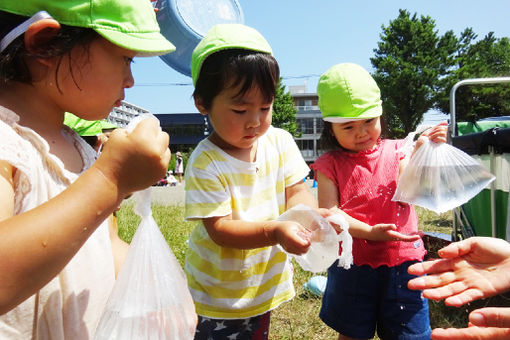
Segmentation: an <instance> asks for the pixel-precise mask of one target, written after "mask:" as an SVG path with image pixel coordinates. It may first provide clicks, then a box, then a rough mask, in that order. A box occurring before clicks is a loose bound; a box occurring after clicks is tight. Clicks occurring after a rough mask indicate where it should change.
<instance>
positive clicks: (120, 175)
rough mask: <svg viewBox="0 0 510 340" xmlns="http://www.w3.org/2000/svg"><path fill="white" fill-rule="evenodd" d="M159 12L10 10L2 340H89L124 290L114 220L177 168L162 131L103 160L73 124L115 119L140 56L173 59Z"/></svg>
mask: <svg viewBox="0 0 510 340" xmlns="http://www.w3.org/2000/svg"><path fill="white" fill-rule="evenodd" d="M173 49H174V47H173V45H172V44H171V43H170V42H168V41H167V40H166V39H165V38H164V37H163V36H162V35H160V33H159V27H158V25H157V22H156V19H155V15H154V10H153V8H152V6H151V5H150V2H149V1H140V0H113V1H111V0H110V1H104V0H83V1H76V0H73V1H69V0H46V1H44V2H41V1H35V0H23V1H19V0H2V1H1V2H0V259H2V260H1V261H0V338H1V339H90V338H91V337H92V336H93V334H94V330H95V328H96V325H97V323H98V321H99V317H100V315H101V312H102V310H103V308H104V305H105V304H106V301H107V298H108V296H109V294H110V291H111V289H112V287H113V283H114V280H115V272H114V254H113V253H114V252H116V251H117V250H118V249H117V246H116V244H117V243H115V242H112V241H111V240H110V238H109V232H108V224H107V223H106V222H104V221H105V219H107V217H108V216H109V215H111V213H112V212H113V211H114V210H115V209H116V208H117V207H118V206H119V204H120V202H121V201H122V200H123V199H124V197H126V196H127V195H129V194H130V193H131V192H133V191H137V190H141V189H143V188H146V187H148V186H150V185H151V184H153V183H155V182H156V180H157V179H159V178H161V177H162V176H163V175H164V174H165V171H166V169H167V165H168V161H169V158H170V151H169V150H168V138H169V137H168V135H167V134H166V133H163V132H161V129H160V128H159V126H158V124H157V122H156V121H155V120H147V121H144V122H142V123H140V124H139V125H138V127H137V128H136V129H135V130H134V131H133V132H132V133H127V132H126V131H125V130H123V129H117V130H116V131H114V132H113V133H112V134H111V136H110V139H109V140H108V142H107V143H106V144H105V146H104V148H103V150H102V153H101V155H100V156H99V157H98V159H97V160H95V155H96V153H95V152H94V150H93V149H92V148H91V147H90V146H89V145H87V144H86V143H85V142H84V141H83V140H81V139H80V138H79V137H78V135H77V134H76V133H74V132H73V131H72V130H71V129H69V128H67V127H65V126H64V125H63V120H64V113H65V112H66V111H69V112H73V113H74V114H76V115H77V116H79V117H80V118H83V119H87V120H98V119H103V118H105V117H106V116H107V115H108V113H109V112H110V111H111V109H112V108H113V107H114V106H117V105H120V101H121V100H122V99H124V90H125V89H126V88H129V87H131V86H133V83H134V80H133V76H132V74H131V67H130V64H131V61H132V59H133V57H135V56H137V55H140V54H142V55H158V54H165V53H168V52H171V51H172V50H173Z"/></svg>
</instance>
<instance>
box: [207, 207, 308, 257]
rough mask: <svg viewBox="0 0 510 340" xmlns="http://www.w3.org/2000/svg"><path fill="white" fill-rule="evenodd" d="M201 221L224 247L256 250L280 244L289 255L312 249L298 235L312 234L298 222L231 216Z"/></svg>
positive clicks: (306, 240)
mask: <svg viewBox="0 0 510 340" xmlns="http://www.w3.org/2000/svg"><path fill="white" fill-rule="evenodd" d="M202 221H203V223H204V226H205V228H206V229H207V232H208V233H209V236H210V237H211V239H212V240H213V241H214V242H216V243H217V244H218V245H220V246H222V247H227V248H237V249H254V248H261V247H267V246H272V245H276V244H280V245H282V247H283V248H284V249H285V250H286V251H287V252H289V253H293V254H303V253H305V252H306V251H307V250H308V247H309V246H310V241H309V239H308V238H306V237H304V238H303V237H301V236H299V234H302V235H308V234H309V231H308V230H307V229H306V228H304V227H303V226H302V225H300V224H299V223H297V222H292V221H275V220H272V221H266V222H248V221H242V220H233V219H232V215H228V216H222V217H211V218H206V219H203V220H202Z"/></svg>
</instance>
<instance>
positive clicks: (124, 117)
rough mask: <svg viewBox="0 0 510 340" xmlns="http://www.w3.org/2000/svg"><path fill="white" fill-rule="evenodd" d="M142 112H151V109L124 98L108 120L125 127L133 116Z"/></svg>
mask: <svg viewBox="0 0 510 340" xmlns="http://www.w3.org/2000/svg"><path fill="white" fill-rule="evenodd" d="M142 113H150V112H149V110H146V109H144V108H142V107H140V106H136V105H135V104H131V103H128V102H126V101H124V100H123V101H122V102H121V106H119V107H114V108H113V110H112V112H110V114H109V115H108V118H106V120H107V121H108V122H109V123H112V124H113V125H117V126H118V127H120V128H125V127H126V126H127V125H128V124H129V122H130V121H131V120H132V119H133V118H135V117H136V116H138V115H139V114H142Z"/></svg>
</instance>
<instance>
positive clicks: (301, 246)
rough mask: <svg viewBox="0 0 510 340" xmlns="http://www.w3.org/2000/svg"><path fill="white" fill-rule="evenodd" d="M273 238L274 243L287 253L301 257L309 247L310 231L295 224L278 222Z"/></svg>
mask: <svg viewBox="0 0 510 340" xmlns="http://www.w3.org/2000/svg"><path fill="white" fill-rule="evenodd" d="M274 236H275V238H276V242H278V243H279V244H280V245H281V246H282V247H283V249H285V251H286V252H288V253H292V254H296V255H301V254H304V253H306V252H307V251H308V248H309V247H310V238H311V233H310V231H309V230H308V229H306V228H305V227H303V226H302V225H301V224H299V223H297V222H292V221H278V224H277V225H276V227H275V229H274Z"/></svg>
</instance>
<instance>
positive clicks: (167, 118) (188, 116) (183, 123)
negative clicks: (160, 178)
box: [107, 85, 324, 164]
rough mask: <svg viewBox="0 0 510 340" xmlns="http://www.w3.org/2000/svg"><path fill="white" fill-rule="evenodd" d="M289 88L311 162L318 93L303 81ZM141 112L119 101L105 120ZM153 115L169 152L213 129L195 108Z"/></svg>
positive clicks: (316, 150) (299, 140) (318, 122)
mask: <svg viewBox="0 0 510 340" xmlns="http://www.w3.org/2000/svg"><path fill="white" fill-rule="evenodd" d="M289 92H290V95H291V96H292V98H293V101H294V107H295V108H296V109H297V113H296V122H297V125H298V131H299V132H301V136H300V137H296V138H295V140H296V144H297V145H298V147H299V149H300V150H301V154H302V155H303V158H304V159H305V161H306V162H307V163H308V164H310V163H313V162H314V161H315V160H316V159H317V157H319V156H320V155H321V154H322V151H321V149H320V145H319V139H320V136H321V133H322V129H323V127H324V124H323V120H322V115H321V112H320V110H319V107H318V96H317V94H316V93H308V92H306V85H302V86H290V87H289ZM142 113H150V112H149V111H148V110H146V109H144V108H141V107H139V106H136V105H134V104H131V103H128V102H126V101H122V106H120V107H116V108H114V109H113V111H112V112H111V113H110V115H109V116H108V118H107V120H108V121H109V122H110V123H112V124H115V125H117V126H119V127H122V128H125V127H126V126H127V125H128V124H129V122H130V121H131V120H132V119H133V118H134V117H136V116H138V115H139V114H142ZM154 116H155V117H156V118H158V119H159V121H160V124H161V128H162V129H163V130H164V131H165V132H167V133H168V134H169V135H170V149H171V150H172V152H176V151H184V152H186V151H188V150H191V149H193V148H194V147H195V146H196V145H197V144H198V143H199V142H200V141H201V140H202V139H204V138H206V137H207V136H208V135H209V134H210V133H211V132H212V126H211V124H210V122H209V117H208V116H204V115H202V114H200V113H198V112H196V113H175V114H154Z"/></svg>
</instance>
